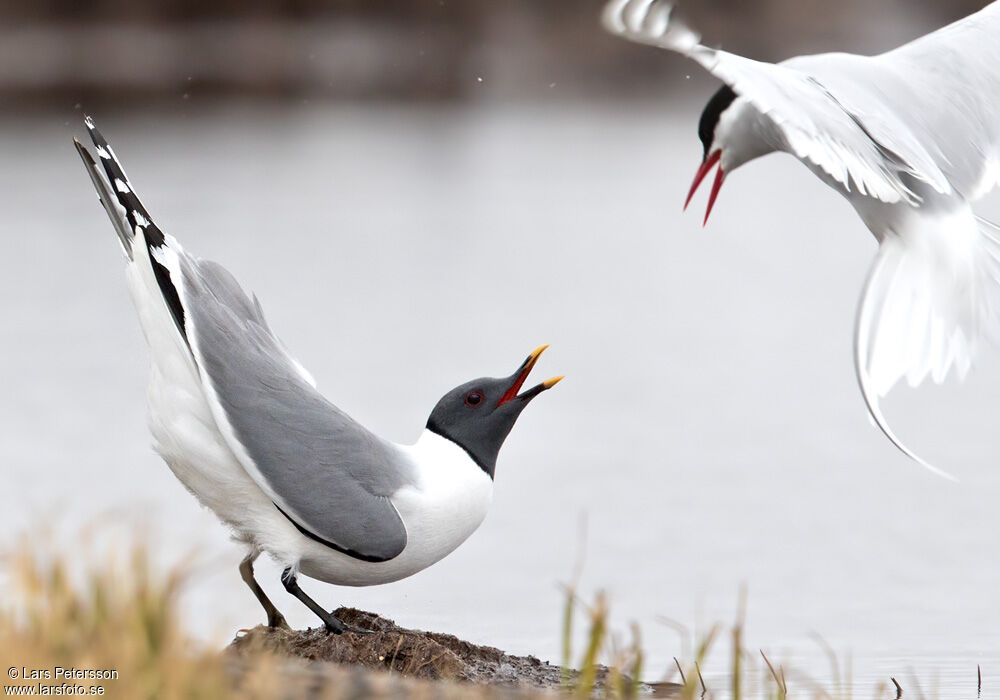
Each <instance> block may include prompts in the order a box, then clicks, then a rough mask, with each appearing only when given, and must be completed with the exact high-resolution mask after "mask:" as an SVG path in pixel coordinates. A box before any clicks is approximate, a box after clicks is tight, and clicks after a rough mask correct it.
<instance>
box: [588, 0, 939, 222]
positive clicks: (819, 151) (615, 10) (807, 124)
mask: <svg viewBox="0 0 1000 700" xmlns="http://www.w3.org/2000/svg"><path fill="white" fill-rule="evenodd" d="M670 12H671V6H670V5H669V4H668V3H665V2H662V0H611V1H610V2H609V3H608V4H607V5H606V7H605V11H604V17H603V21H604V25H605V27H606V28H607V29H608V30H609V31H611V32H612V33H614V34H618V35H620V36H623V37H625V38H628V39H631V40H633V41H637V42H640V43H644V44H649V45H651V46H658V47H661V48H665V49H669V50H671V51H676V52H678V53H681V54H684V55H685V56H688V57H689V58H692V59H694V60H695V61H697V62H698V63H700V64H701V65H702V66H704V67H705V68H706V69H707V70H708V71H709V72H711V73H712V74H713V75H715V76H716V77H718V78H720V79H721V80H723V81H724V82H726V83H727V84H729V85H730V86H731V87H732V88H733V89H734V90H735V91H736V93H737V94H739V95H740V96H741V97H744V98H745V99H747V100H749V101H750V102H751V103H752V104H753V105H754V106H755V107H756V108H757V110H758V111H759V112H760V113H761V114H762V115H764V116H765V117H767V118H768V119H770V120H771V121H772V122H773V123H774V124H775V126H776V127H777V128H778V130H779V131H780V132H781V134H782V136H783V137H784V139H785V141H786V145H787V149H788V151H789V152H791V153H793V154H794V155H796V156H797V157H799V158H802V159H805V160H808V161H810V162H811V163H813V164H815V165H816V166H817V167H819V168H821V169H822V170H823V171H824V172H826V173H827V174H828V175H829V176H830V177H832V178H833V179H834V180H836V181H837V182H839V183H840V184H841V185H843V186H844V187H845V188H846V189H848V190H851V189H857V190H858V191H859V192H861V193H862V194H867V195H869V196H872V197H875V198H877V199H879V200H882V201H884V202H890V203H894V202H899V201H906V202H910V203H917V202H918V201H919V197H918V196H917V195H916V194H915V193H914V192H913V190H912V188H911V186H910V184H908V182H907V181H908V180H909V183H911V184H912V182H913V179H915V180H917V181H922V182H925V183H927V184H928V185H929V186H930V187H932V188H933V189H934V190H936V191H937V192H940V193H942V194H950V193H951V186H950V185H949V183H948V180H947V178H945V176H944V174H943V173H942V172H941V169H940V168H939V167H938V165H937V163H936V162H935V160H934V158H933V157H932V156H931V154H930V153H928V151H927V150H926V149H925V148H924V147H923V146H922V145H921V144H920V142H919V141H918V140H917V139H916V137H915V136H914V135H913V134H912V132H910V131H909V130H908V129H907V128H906V125H905V124H903V123H902V122H900V120H899V119H897V118H895V117H893V115H892V114H891V112H886V113H885V114H882V115H878V118H873V119H871V120H870V121H866V120H863V119H862V118H861V117H860V116H859V114H857V113H856V112H855V111H853V110H852V109H851V108H850V107H849V106H847V105H845V103H844V101H843V100H842V99H841V96H840V95H839V94H837V93H834V92H832V91H831V90H830V89H829V88H828V87H827V86H826V85H824V84H823V83H822V82H820V80H818V79H817V78H816V77H815V76H814V75H811V74H810V73H808V72H805V71H802V70H798V69H797V68H795V67H794V65H788V64H782V65H776V64H773V63H764V62H760V61H754V60H751V59H748V58H744V57H742V56H737V55H735V54H731V53H727V52H725V51H719V50H716V49H711V48H708V47H706V46H704V45H702V44H701V43H699V41H700V40H699V37H698V35H697V34H695V33H694V32H692V31H691V30H690V29H688V28H687V27H685V26H684V25H683V24H681V23H679V22H677V21H676V20H673V19H671V17H670Z"/></svg>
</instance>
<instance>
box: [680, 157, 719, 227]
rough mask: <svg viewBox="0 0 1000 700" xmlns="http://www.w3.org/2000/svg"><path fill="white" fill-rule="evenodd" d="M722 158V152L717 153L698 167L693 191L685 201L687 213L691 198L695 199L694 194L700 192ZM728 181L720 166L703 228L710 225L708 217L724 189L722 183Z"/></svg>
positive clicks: (691, 190) (709, 198)
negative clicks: (700, 188) (702, 184)
mask: <svg viewBox="0 0 1000 700" xmlns="http://www.w3.org/2000/svg"><path fill="white" fill-rule="evenodd" d="M721 157H722V151H715V152H713V153H712V154H711V155H709V156H708V157H707V158H705V160H703V161H702V162H701V165H700V166H699V167H698V172H696V173H695V174H694V182H692V183H691V189H690V191H689V192H688V196H687V199H686V200H684V209H685V211H686V210H687V208H688V205H689V204H690V203H691V198H692V197H694V193H695V192H697V191H698V187H699V186H700V185H701V183H702V181H703V180H704V179H705V176H706V175H708V173H709V172H710V171H711V170H712V167H713V166H715V165H716V164H717V163H718V162H719V159H720V158H721ZM725 179H726V174H725V173H724V172H723V170H722V166H721V165H720V166H719V170H718V172H716V174H715V182H713V183H712V191H711V193H709V195H708V208H707V209H706V210H705V220H704V221H703V222H702V226H704V225H705V224H707V223H708V215H709V214H711V213H712V207H714V206H715V200H716V198H717V197H718V196H719V190H720V189H721V188H722V182H723V180H725Z"/></svg>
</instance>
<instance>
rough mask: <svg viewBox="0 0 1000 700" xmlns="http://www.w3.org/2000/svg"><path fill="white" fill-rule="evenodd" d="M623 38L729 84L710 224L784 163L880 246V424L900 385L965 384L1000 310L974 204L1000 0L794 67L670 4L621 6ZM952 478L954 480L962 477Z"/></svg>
mask: <svg viewBox="0 0 1000 700" xmlns="http://www.w3.org/2000/svg"><path fill="white" fill-rule="evenodd" d="M603 23H604V26H605V27H606V28H607V29H608V30H609V31H610V32H612V33H613V34H616V35H618V36H621V37H624V38H627V39H630V40H632V41H636V42H639V43H643V44H648V45H651V46H656V47H660V48H664V49H669V50H671V51H675V52H677V53H680V54H683V55H684V56H687V57H689V58H691V59H693V60H695V61H697V62H698V63H699V64H701V65H702V66H703V67H704V68H705V69H707V70H708V71H709V72H710V73H712V75H714V76H715V77H717V78H719V79H720V80H721V81H722V82H723V83H724V85H723V87H721V88H720V89H719V90H718V91H717V92H716V93H715V94H714V95H713V96H712V98H711V99H710V100H709V101H708V103H707V105H706V106H705V108H704V110H703V112H702V114H701V119H700V122H699V124H698V135H699V137H700V139H701V142H702V145H703V147H704V152H703V158H702V162H701V165H700V167H699V168H698V171H697V173H696V175H695V178H694V182H693V183H692V185H691V189H690V191H689V192H688V196H687V202H686V203H685V208H686V207H687V204H688V203H690V201H691V198H692V197H693V196H694V194H695V191H696V190H697V189H698V186H699V185H700V184H701V182H702V181H703V180H705V179H706V177H707V176H708V175H709V173H710V172H711V171H712V169H713V168H715V167H716V166H717V167H718V169H717V170H716V173H715V177H714V180H713V182H712V187H711V191H710V193H709V197H708V206H707V209H706V211H705V222H707V221H708V216H709V214H710V213H711V211H712V207H713V206H714V204H715V201H716V198H717V196H718V194H719V190H720V189H721V188H722V185H723V182H724V181H725V179H726V177H727V176H728V175H729V174H730V173H732V171H733V170H735V169H736V168H738V167H740V166H741V165H744V164H746V163H748V162H750V161H752V160H754V159H756V158H759V157H761V156H764V155H767V154H769V153H773V152H784V153H789V154H791V155H793V156H795V157H796V158H798V159H799V160H800V161H802V163H803V164H804V165H805V166H806V167H807V168H809V170H811V171H812V172H813V174H815V175H816V176H817V177H818V178H819V179H820V180H822V181H823V182H824V183H826V184H827V185H829V186H830V187H832V188H833V189H835V190H836V191H837V192H839V193H840V194H842V195H843V196H844V197H846V198H847V200H848V201H849V202H850V203H851V205H852V206H853V207H854V208H855V210H856V211H857V213H858V215H859V216H860V217H861V220H862V221H863V222H864V223H865V224H866V225H867V226H868V228H869V230H870V231H871V232H872V234H873V235H874V236H875V239H876V240H877V242H878V244H879V247H878V253H877V255H876V257H875V261H874V263H873V264H872V266H871V269H870V271H869V273H868V277H867V280H866V282H865V285H864V288H863V292H862V295H861V300H860V302H859V305H858V311H857V319H856V324H855V336H854V337H855V343H854V345H855V350H854V361H855V369H856V373H857V378H858V383H859V385H860V388H861V393H862V395H863V397H864V400H865V404H866V406H867V408H868V411H869V412H870V414H871V417H872V418H873V419H874V421H875V423H876V424H877V425H878V427H879V428H880V429H881V430H882V432H883V433H885V435H886V437H888V438H889V440H891V441H892V443H893V444H894V445H895V446H896V447H898V448H899V449H900V450H902V451H903V452H904V453H905V454H906V455H908V456H909V457H911V458H913V459H915V460H916V461H918V462H919V463H921V464H923V465H924V466H925V467H927V468H929V469H931V470H932V471H934V472H936V473H938V474H941V475H943V476H949V475H947V474H946V473H944V472H942V471H941V470H939V469H936V468H935V467H933V466H932V465H930V464H928V463H927V462H926V461H925V460H923V459H921V458H920V457H919V456H918V455H916V454H915V453H914V452H913V451H912V450H910V449H909V448H908V447H907V446H906V445H905V444H903V442H902V441H901V440H900V439H899V438H898V437H897V436H896V435H895V434H894V433H893V431H892V430H891V428H890V427H889V425H888V424H887V422H886V420H885V418H884V416H883V414H882V411H881V409H880V407H879V400H880V399H881V398H882V397H884V396H885V395H886V394H887V393H888V392H889V390H890V389H892V388H893V386H895V385H896V384H897V382H899V381H900V380H901V379H904V378H905V379H906V380H907V382H908V383H909V384H910V385H911V386H917V385H919V384H921V383H922V382H923V381H924V380H925V379H927V378H930V379H932V380H933V381H934V382H938V383H940V382H942V381H943V380H944V379H945V378H946V377H947V376H948V375H949V373H950V372H951V371H954V373H955V374H956V375H957V376H958V377H959V378H960V379H962V378H964V377H965V375H966V374H967V372H968V371H969V368H970V366H971V364H972V362H973V359H974V357H975V356H976V354H977V352H978V351H979V349H980V347H981V346H982V345H983V341H985V340H993V339H995V336H996V330H997V326H998V322H997V321H998V312H1000V233H998V229H997V227H996V226H994V225H993V224H991V223H989V222H987V221H985V220H983V219H981V218H979V217H977V216H976V214H975V213H974V211H973V208H972V205H973V203H974V202H976V200H978V199H980V198H981V197H982V196H983V195H985V194H986V193H988V192H989V191H991V190H992V189H993V188H994V187H995V186H996V184H997V180H998V176H1000V2H995V3H993V4H990V5H988V6H987V7H986V8H985V9H983V10H981V11H979V12H977V13H975V14H973V15H970V16H969V17H966V18H965V19H962V20H959V21H957V22H955V23H953V24H951V25H949V26H947V27H944V28H942V29H939V30H937V31H935V32H933V33H931V34H928V35H926V36H924V37H921V38H919V39H916V40H914V41H911V42H910V43H908V44H905V45H903V46H901V47H899V48H896V49H893V50H891V51H888V52H886V53H882V54H879V55H876V56H860V55H854V54H848V53H827V54H818V55H811V56H798V57H795V58H791V59H788V60H786V61H783V62H781V63H777V64H775V63H766V62H762V61H755V60H752V59H749V58H744V57H743V56H738V55H736V54H732V53H728V52H726V51H722V50H719V49H714V48H709V47H707V46H705V45H703V44H702V43H701V40H700V37H699V36H698V35H697V34H696V33H695V32H694V31H692V30H691V29H690V28H688V27H687V26H686V25H685V24H683V23H682V22H680V21H678V20H677V19H675V18H674V17H672V7H671V5H670V4H669V3H666V2H662V0H611V2H609V3H607V5H606V6H605V9H604V13H603ZM949 478H950V477H949Z"/></svg>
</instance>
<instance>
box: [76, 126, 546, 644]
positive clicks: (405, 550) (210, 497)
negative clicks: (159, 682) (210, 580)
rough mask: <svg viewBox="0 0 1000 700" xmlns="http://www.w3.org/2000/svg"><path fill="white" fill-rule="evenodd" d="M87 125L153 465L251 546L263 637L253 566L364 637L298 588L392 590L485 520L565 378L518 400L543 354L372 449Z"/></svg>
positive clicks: (254, 304)
mask: <svg viewBox="0 0 1000 700" xmlns="http://www.w3.org/2000/svg"><path fill="white" fill-rule="evenodd" d="M86 125H87V129H88V131H89V133H90V137H91V139H92V140H93V142H94V147H95V150H96V153H97V161H99V162H100V163H101V165H102V166H103V169H104V174H103V175H102V173H101V171H100V169H99V168H98V166H97V161H95V159H94V158H93V157H92V156H91V155H90V152H89V151H88V150H87V149H86V148H85V147H84V146H83V145H81V144H80V142H79V141H76V140H75V139H74V141H75V143H76V148H77V151H78V152H79V154H80V157H81V158H82V159H83V162H84V164H85V165H86V168H87V172H88V173H89V175H90V178H91V180H92V181H93V184H94V186H95V187H96V189H97V193H98V196H99V199H100V202H101V204H102V205H103V207H104V209H105V210H106V211H107V214H108V216H109V217H110V218H111V223H112V224H113V225H114V228H115V232H116V233H117V235H118V241H119V243H121V247H122V250H123V251H124V253H125V259H126V277H127V281H128V287H129V291H130V292H131V295H132V300H133V301H134V303H135V307H136V310H137V311H138V314H139V322H140V325H141V327H142V331H143V333H144V335H145V337H146V341H147V343H148V345H149V349H150V375H149V387H148V393H147V401H148V404H149V424H150V430H151V432H152V434H153V437H154V440H155V445H156V450H157V451H158V452H159V454H160V455H161V456H162V457H163V459H164V460H165V461H166V463H167V464H168V465H169V466H170V469H171V470H172V471H173V472H174V474H175V475H176V476H177V478H178V479H180V481H181V482H182V483H183V484H184V486H186V487H187V489H188V490H189V491H191V492H192V493H193V494H194V495H195V496H196V497H197V498H198V500H199V501H201V503H202V504H204V505H205V506H207V507H209V508H210V509H211V510H213V511H214V512H215V514H216V515H217V516H218V517H219V518H220V519H221V520H222V521H223V522H225V523H226V524H227V525H229V526H230V527H231V528H232V529H233V531H234V532H235V534H236V536H237V538H238V539H239V540H241V541H242V542H244V543H245V544H246V545H247V550H248V553H247V556H246V558H245V559H244V560H243V561H242V563H241V564H240V574H241V576H242V577H243V580H244V581H245V582H246V584H247V585H248V586H249V587H250V589H251V590H252V591H253V593H254V595H256V597H257V599H258V600H259V601H260V603H261V605H262V606H263V607H264V610H265V612H266V613H267V620H268V624H269V625H270V626H272V627H277V626H287V624H286V622H285V619H284V617H283V616H282V614H281V613H280V612H279V611H278V610H277V608H275V606H274V605H273V603H272V602H271V601H270V600H269V599H268V597H267V595H266V594H265V593H264V591H263V590H262V589H261V588H260V586H259V585H258V583H257V581H256V580H255V579H254V575H253V563H254V561H255V559H256V558H257V556H258V555H259V554H260V553H261V552H262V551H263V552H268V553H269V554H271V555H272V556H273V557H274V558H275V559H276V560H277V561H278V562H279V563H280V564H281V565H282V566H283V571H282V575H281V579H282V583H283V584H284V586H285V588H286V589H287V590H288V591H289V592H290V593H292V594H293V595H294V596H296V597H297V598H299V599H300V600H301V601H302V602H303V603H304V604H305V605H306V606H307V607H309V609H310V610H312V611H313V612H314V613H315V614H316V615H318V616H319V617H320V618H321V619H322V620H323V623H324V624H325V626H326V628H327V629H328V630H329V631H331V632H336V633H340V632H342V631H344V630H345V629H350V630H352V631H362V630H355V629H354V628H351V627H348V626H347V625H346V624H344V623H343V622H341V621H340V620H338V619H336V618H335V617H334V616H333V615H332V614H331V613H329V612H327V611H326V610H324V609H323V608H322V607H320V606H319V605H318V604H317V603H316V602H315V601H314V600H313V599H312V598H310V597H309V596H308V595H306V594H305V593H304V592H303V591H302V589H301V588H299V585H298V581H297V574H298V573H302V574H304V575H306V576H310V577H312V578H315V579H319V580H321V581H326V582H328V583H333V584H339V585H345V586H368V585H374V584H380V583H386V582H389V581H396V580H399V579H402V578H405V577H407V576H410V575H411V574H414V573H416V572H418V571H420V570H421V569H424V568H426V567H428V566H430V565H431V564H433V563H435V562H436V561H438V560H439V559H441V558H442V557H444V556H445V555H447V554H448V553H450V552H451V551H452V550H454V549H455V548H456V547H458V545H460V544H461V543H462V542H463V541H464V540H465V539H466V538H467V537H469V535H471V534H472V533H473V532H474V531H475V530H476V528H478V527H479V525H480V523H481V522H482V521H483V518H484V517H485V516H486V511H487V509H488V507H489V505H490V501H491V499H492V495H493V476H494V471H495V469H496V462H497V454H498V452H499V450H500V446H501V445H502V444H503V442H504V440H505V439H506V437H507V435H508V433H509V432H510V430H511V429H512V428H513V427H514V423H515V421H516V420H517V418H518V416H519V415H520V414H521V411H523V410H524V408H525V406H527V405H528V403H529V402H530V401H531V400H532V399H533V398H534V397H536V396H538V395H539V394H540V393H542V392H543V391H545V390H546V389H549V388H551V387H552V386H553V385H555V384H556V383H557V382H558V381H559V380H560V379H562V377H555V378H553V379H549V380H547V381H545V382H542V383H541V384H538V385H537V386H535V387H534V388H531V389H528V390H527V391H524V392H523V393H519V392H520V391H521V387H522V385H523V384H524V382H525V380H526V379H527V377H528V373H529V372H530V371H531V369H532V367H534V365H535V363H536V362H537V361H538V358H539V356H540V355H541V354H542V352H543V351H544V350H545V348H546V347H547V346H542V347H539V348H538V349H536V350H535V351H534V352H532V353H531V354H530V355H529V356H528V359H526V360H525V361H524V362H523V363H522V364H521V366H520V367H519V368H518V369H517V371H516V372H514V373H513V374H512V375H510V376H509V377H505V378H501V379H493V378H482V379H475V380H473V381H470V382H466V383H465V384H462V385H461V386H458V387H456V388H454V389H452V390H451V391H449V392H448V393H447V394H445V395H444V397H443V398H442V399H441V400H440V401H439V402H438V403H437V405H436V406H435V407H434V410H433V411H432V412H431V414H430V418H429V419H428V421H427V424H426V428H425V430H424V431H423V433H422V434H421V435H420V437H419V439H418V440H417V442H416V443H415V444H413V445H398V444H395V443H392V442H389V441H388V440H384V439H382V438H381V437H379V436H378V435H375V434H374V433H372V432H370V431H369V430H367V429H365V428H364V427H363V426H361V425H359V424H358V423H356V422H355V421H354V420H352V419H351V418H350V417H349V416H348V415H347V414H345V413H344V412H343V411H341V410H340V409H338V408H337V407H336V406H334V405H333V404H332V403H330V402H329V401H327V400H326V399H325V398H324V397H323V396H322V395H321V394H320V393H319V392H318V391H317V390H316V387H315V383H314V381H313V379H312V377H311V376H310V375H309V373H308V372H306V370H305V369H304V368H303V367H302V366H301V365H300V364H299V363H298V362H297V361H296V360H295V359H293V358H292V357H291V355H290V354H289V353H288V351H287V349H286V348H285V346H284V345H283V344H282V343H281V341H280V340H279V339H278V338H277V337H276V336H275V335H274V333H273V332H272V331H271V329H270V327H269V326H268V324H267V321H265V320H264V315H263V311H262V309H261V306H260V303H259V302H258V301H257V298H256V297H253V298H250V297H248V296H247V295H246V294H245V293H244V291H243V289H242V288H241V287H240V285H239V283H238V282H237V281H236V280H235V278H234V277H233V276H232V275H231V274H230V273H229V272H228V271H227V270H226V269H225V268H223V267H222V266H221V265H219V264H217V263H214V262H210V261H207V260H201V259H199V258H197V257H195V256H193V255H191V254H190V253H188V252H186V251H185V250H184V249H183V248H182V247H181V245H180V244H179V243H178V242H177V240H176V239H174V238H173V237H172V236H169V235H167V234H165V233H163V232H162V231H161V230H160V229H159V228H158V227H157V226H156V224H155V223H153V219H152V217H151V216H150V215H149V212H148V211H147V210H146V208H145V207H144V206H143V205H142V203H141V202H140V201H139V198H138V197H137V195H136V193H135V190H134V189H133V187H132V183H131V182H130V181H129V179H128V178H127V177H126V176H125V173H124V171H123V170H122V167H121V163H120V162H119V161H118V158H117V156H116V155H115V152H114V151H113V150H112V148H111V146H109V145H108V143H107V141H105V139H104V137H102V136H101V134H100V132H98V130H97V129H96V128H95V127H94V123H93V121H91V119H90V118H89V117H88V118H87V120H86Z"/></svg>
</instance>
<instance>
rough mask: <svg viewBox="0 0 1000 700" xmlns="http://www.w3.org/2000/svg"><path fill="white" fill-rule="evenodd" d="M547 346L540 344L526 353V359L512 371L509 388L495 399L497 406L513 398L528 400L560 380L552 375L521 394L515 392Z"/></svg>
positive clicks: (560, 378) (519, 388)
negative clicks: (528, 353) (498, 398)
mask: <svg viewBox="0 0 1000 700" xmlns="http://www.w3.org/2000/svg"><path fill="white" fill-rule="evenodd" d="M547 347H549V346H548V345H541V346H539V347H537V348H535V349H534V350H532V351H531V354H530V355H528V359H527V360H525V361H524V363H523V364H522V365H521V366H520V367H518V369H517V371H516V372H514V374H513V379H514V381H513V383H512V384H511V385H510V388H509V389H507V391H505V392H504V395H503V396H501V397H500V400H499V401H497V406H503V405H504V404H505V403H507V402H508V401H512V400H514V399H518V400H520V401H529V400H531V399H533V398H535V397H536V396H538V395H539V394H541V393H542V392H543V391H545V390H546V389H551V388H552V387H554V386H555V385H556V384H558V383H559V382H560V381H561V380H562V377H553V378H552V379H546V380H545V381H544V382H542V383H541V384H538V385H536V386H534V387H532V388H530V389H528V390H527V391H526V392H524V393H523V394H520V395H519V394H518V393H517V392H519V391H520V390H521V387H522V386H523V385H524V380H525V379H527V378H528V374H529V373H530V372H531V368H532V367H534V366H535V363H536V362H538V358H539V357H541V356H542V353H543V352H545V348H547Z"/></svg>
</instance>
